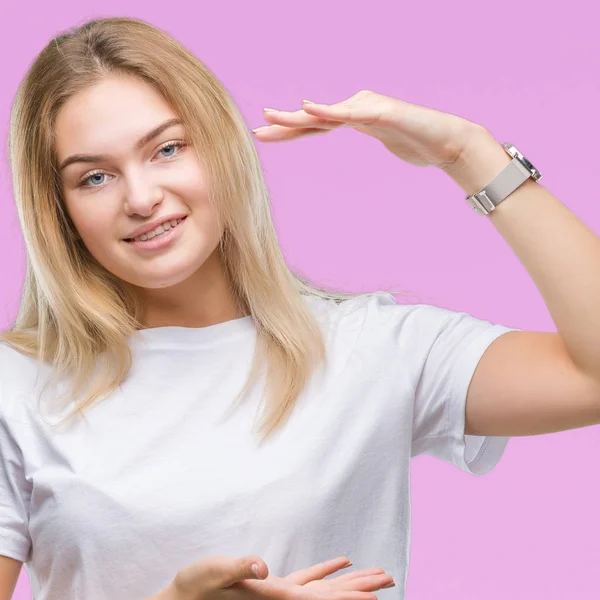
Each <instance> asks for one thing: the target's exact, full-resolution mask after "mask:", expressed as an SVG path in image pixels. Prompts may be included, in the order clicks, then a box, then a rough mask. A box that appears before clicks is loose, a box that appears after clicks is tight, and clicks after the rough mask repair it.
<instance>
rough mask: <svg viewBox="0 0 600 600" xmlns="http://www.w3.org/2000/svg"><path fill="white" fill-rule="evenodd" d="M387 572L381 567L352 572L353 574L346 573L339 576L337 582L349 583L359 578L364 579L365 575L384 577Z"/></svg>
mask: <svg viewBox="0 0 600 600" xmlns="http://www.w3.org/2000/svg"><path fill="white" fill-rule="evenodd" d="M383 574H385V570H384V569H382V568H380V567H374V568H372V569H362V570H360V571H352V573H346V574H345V575H339V576H338V577H336V578H335V580H336V581H349V580H351V579H356V578H357V577H364V576H365V575H383Z"/></svg>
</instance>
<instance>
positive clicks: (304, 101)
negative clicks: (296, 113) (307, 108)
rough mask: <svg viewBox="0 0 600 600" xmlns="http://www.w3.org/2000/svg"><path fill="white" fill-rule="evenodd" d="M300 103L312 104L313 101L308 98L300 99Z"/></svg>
mask: <svg viewBox="0 0 600 600" xmlns="http://www.w3.org/2000/svg"><path fill="white" fill-rule="evenodd" d="M302 104H314V102H311V101H310V100H302Z"/></svg>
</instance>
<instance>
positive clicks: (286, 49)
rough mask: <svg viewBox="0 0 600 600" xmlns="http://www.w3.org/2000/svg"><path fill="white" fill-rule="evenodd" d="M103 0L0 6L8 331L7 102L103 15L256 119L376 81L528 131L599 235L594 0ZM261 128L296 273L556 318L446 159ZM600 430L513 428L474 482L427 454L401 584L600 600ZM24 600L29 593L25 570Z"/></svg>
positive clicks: (474, 309) (400, 93)
mask: <svg viewBox="0 0 600 600" xmlns="http://www.w3.org/2000/svg"><path fill="white" fill-rule="evenodd" d="M101 6H102V12H97V7H98V3H96V2H94V3H92V2H88V1H79V2H66V1H62V2H60V3H59V4H57V3H43V2H39V3H36V6H35V10H32V6H31V4H30V3H29V2H23V3H21V2H20V3H14V2H11V6H10V7H7V6H4V7H3V8H2V9H0V10H1V12H2V13H3V14H2V18H0V31H1V34H2V35H0V57H1V58H0V60H1V61H2V62H1V66H2V86H1V91H0V103H1V106H0V112H1V114H0V127H1V128H2V131H1V132H0V133H1V137H2V140H4V141H3V157H2V158H3V160H2V164H1V167H0V177H1V179H0V215H1V217H2V229H3V236H2V238H1V239H0V273H1V274H2V279H3V281H2V292H1V296H0V300H1V302H0V327H4V328H6V327H8V325H9V323H10V322H11V320H12V319H13V317H14V315H15V311H16V308H17V300H18V296H19V293H20V288H21V284H22V277H23V267H24V260H23V252H24V249H23V244H22V241H21V235H20V230H19V226H18V223H17V217H16V211H15V208H14V204H13V197H12V190H11V181H10V173H9V169H8V156H7V152H6V139H7V136H8V120H9V109H10V105H11V103H12V101H13V97H14V94H15V92H16V89H17V86H18V83H19V81H20V80H21V78H22V77H23V75H24V73H25V71H26V70H27V68H28V66H29V64H30V63H31V61H32V60H33V59H34V57H35V55H36V54H37V53H38V52H39V51H40V50H41V49H42V47H43V46H44V45H46V43H47V42H48V41H49V40H50V38H51V37H52V36H54V35H56V34H57V33H58V32H59V31H60V30H63V29H65V28H67V27H69V26H72V25H76V24H81V23H82V22H83V21H84V20H87V19H88V18H92V17H107V16H130V17H136V18H141V19H144V20H147V21H149V22H150V23H152V24H154V25H156V26H158V27H160V28H162V29H165V30H166V31H167V32H168V33H170V34H171V35H173V36H174V37H176V38H177V39H178V40H179V41H181V42H182V43H183V44H185V45H186V46H187V47H189V48H190V49H191V50H192V51H193V52H194V53H195V54H196V56H198V58H200V59H201V60H202V61H203V62H204V63H205V64H206V65H207V66H208V67H209V68H210V69H211V70H212V71H213V72H214V73H215V74H216V75H217V76H218V77H219V78H220V80H221V81H222V82H223V84H224V85H225V86H226V87H227V89H228V90H229V92H230V93H231V94H232V95H233V97H234V100H235V101H236V102H237V104H238V106H239V107H240V109H241V110H242V113H243V115H244V117H245V119H246V121H247V123H248V124H249V125H250V126H251V127H257V126H259V125H263V124H265V123H264V122H263V119H262V108H263V107H265V106H267V107H273V108H280V109H284V110H297V109H298V108H300V107H301V101H302V99H303V98H308V99H310V100H313V101H315V102H324V103H333V102H338V101H341V100H343V99H345V98H347V97H349V96H351V95H352V94H354V93H355V92H356V91H358V90H360V89H363V88H366V89H371V90H374V91H376V92H380V93H383V94H387V95H391V96H395V97H398V98H401V99H403V100H406V101H409V102H414V103H417V104H422V105H426V106H430V107H432V108H436V109H439V110H443V111H446V112H452V113H455V114H459V115H461V116H463V117H465V118H468V119H469V120H471V121H475V122H478V123H480V124H482V125H484V126H485V127H486V128H487V129H488V130H489V131H491V132H492V134H493V135H494V136H495V137H496V138H497V139H498V140H499V141H509V142H511V143H513V144H515V145H516V146H517V147H518V148H519V149H520V150H521V151H522V152H523V153H524V154H525V155H526V156H527V157H528V158H529V159H530V160H531V161H532V162H533V163H534V165H536V167H538V169H540V170H541V172H542V173H543V174H544V179H543V180H542V185H544V186H545V187H547V189H549V190H550V191H551V192H552V193H553V194H554V195H555V196H557V197H558V198H559V199H560V200H561V201H562V202H563V203H564V204H565V205H566V206H567V207H568V208H570V209H571V210H572V211H573V212H575V213H576V214H577V216H579V217H580V218H581V219H582V220H583V221H585V222H586V223H587V224H588V225H589V226H590V227H591V228H592V229H594V231H596V232H597V233H598V232H599V231H600V208H599V207H598V204H599V196H598V192H597V182H596V181H595V178H596V176H597V174H598V169H597V159H598V139H599V133H600V121H599V119H598V116H597V111H598V107H599V106H600V83H599V75H600V73H599V59H600V41H599V38H598V35H597V23H598V15H597V14H594V13H595V12H597V8H596V7H595V3H593V2H592V0H588V1H587V2H585V1H583V0H575V1H571V2H569V3H568V7H567V6H566V5H560V7H559V5H556V7H554V6H553V5H552V4H550V3H547V2H542V1H541V0H534V1H532V0H530V1H528V2H522V3H519V4H516V5H515V4H507V3H498V2H495V3H491V2H490V3H483V2H476V1H470V2H453V3H449V2H445V1H443V0H436V1H433V2H431V1H423V0H420V1H419V2H413V3H405V2H398V1H392V0H388V1H385V2H369V3H367V2H360V3H359V2H354V3H352V2H340V1H336V2H322V3H318V4H317V3H314V4H311V3H308V2H304V3H303V2H293V3H291V2H264V1H260V2H259V1H254V2H251V3H246V2H241V1H240V2H237V3H236V2H224V1H223V0H220V1H219V2H215V3H201V2H187V3H181V2H177V3H175V4H174V3H172V2H169V3H166V4H164V3H156V5H155V7H154V8H150V4H149V3H148V2H123V1H122V0H119V2H114V1H112V0H105V1H104V2H103V3H102V5H101ZM256 144H257V147H258V151H259V153H260V157H261V161H262V164H263V167H264V171H265V176H266V179H267V183H268V186H269V190H270V193H271V199H272V204H273V213H274V218H275V222H276V226H277V230H278V233H279V239H280V242H281V246H282V248H283V251H284V253H285V256H286V259H287V261H288V264H289V265H290V266H291V267H292V268H294V269H296V270H297V271H299V272H300V273H304V274H306V275H308V276H310V277H311V278H314V279H315V280H316V281H318V282H320V283H322V284H325V285H331V286H337V287H339V288H343V289H347V290H353V291H366V290H373V289H407V290H411V291H412V292H414V293H415V294H417V295H418V298H419V300H420V301H422V302H426V303H431V304H437V305H439V306H444V307H447V308H451V309H455V310H465V311H468V312H470V313H471V314H473V315H474V316H477V317H479V318H485V319H488V320H490V321H493V322H498V323H504V324H506V325H509V326H514V327H519V328H522V329H531V330H537V331H556V328H555V326H554V323H553V321H552V319H551V318H550V315H549V313H548V311H547V309H546V307H545V304H544V302H543V300H542V298H541V296H540V294H539V293H538V291H537V289H536V287H535V286H534V284H533V282H532V281H531V279H530V278H529V276H528V274H527V272H526V271H525V269H524V268H523V266H522V265H521V264H520V263H519V261H518V260H517V258H516V257H515V255H514V254H513V252H512V251H511V249H510V247H509V246H508V245H507V244H506V242H505V241H504V240H503V239H502V237H501V236H500V235H499V234H498V232H497V231H496V230H495V228H494V227H493V225H492V224H491V223H490V222H489V221H488V220H486V219H485V218H484V217H479V216H477V215H476V214H475V213H473V212H472V211H471V209H469V208H468V207H467V205H466V202H465V201H464V194H463V192H462V190H461V189H460V188H459V187H458V186H457V185H456V184H455V183H454V182H453V181H451V180H450V179H449V178H448V177H447V176H446V175H444V174H443V173H441V172H439V171H437V170H435V169H434V168H418V167H415V166H412V165H409V164H406V163H403V162H402V161H400V160H399V159H398V158H396V157H395V156H393V155H392V154H391V153H389V152H388V151H387V150H386V149H385V147H384V146H383V145H382V144H380V143H379V142H378V141H377V140H375V139H373V138H370V137H367V136H365V135H361V134H359V133H358V132H356V131H353V130H350V129H347V130H339V131H335V132H332V133H330V134H328V135H325V136H316V137H308V138H305V139H301V140H296V141H294V142H289V143H281V144H266V143H261V142H258V141H256ZM531 226H532V227H535V226H536V224H535V223H531ZM599 276H600V274H599ZM599 434H600V429H599V428H598V427H589V428H585V429H581V430H577V431H568V432H562V433H556V434H552V435H544V436H536V437H530V438H527V437H522V438H513V439H512V440H511V441H510V442H509V444H508V447H507V450H506V453H505V455H504V457H503V459H502V460H501V462H500V464H499V465H498V466H497V467H496V469H495V470H494V471H493V472H492V473H490V474H489V475H486V476H484V477H480V478H476V477H473V476H470V475H468V474H466V473H463V472H461V471H459V470H458V469H456V468H454V467H451V466H450V465H448V464H446V463H443V462H441V461H439V460H437V459H434V458H430V457H425V456H422V457H419V458H418V459H417V460H415V461H414V462H413V467H412V479H411V481H412V510H413V521H412V523H413V533H412V551H411V563H410V570H409V578H408V590H407V591H408V598H409V599H410V600H426V599H427V600H429V599H442V598H443V599H444V600H454V599H459V598H460V599H461V600H465V599H471V598H472V599H478V600H479V599H483V598H485V599H486V600H496V599H502V600H505V599H506V598H511V599H512V600H521V599H523V600H525V599H527V600H530V599H532V598H535V599H538V598H539V599H542V598H543V599H544V600H554V599H556V600H558V599H560V600H564V599H565V598H576V599H578V600H586V599H590V600H591V599H597V598H598V595H599V593H600V591H599V588H600V583H599V580H598V573H599V572H600V571H599V569H600V567H598V565H599V563H600V524H599V521H598V519H599V517H598V515H599V514H600V513H599V512H598V506H600V485H599V484H598V477H597V473H598V467H597V465H598V456H599V455H600V435H599ZM373 566H375V565H373ZM392 575H393V574H392ZM106 576H107V577H110V573H107V574H106ZM15 598H17V599H20V600H23V599H26V598H30V588H29V583H28V580H27V575H26V573H25V571H22V573H21V577H20V580H19V584H18V587H17V592H16V595H15ZM90 600H91V599H90Z"/></svg>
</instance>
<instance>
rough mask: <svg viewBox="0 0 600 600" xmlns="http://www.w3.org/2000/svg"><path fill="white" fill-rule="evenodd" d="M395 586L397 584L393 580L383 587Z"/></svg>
mask: <svg viewBox="0 0 600 600" xmlns="http://www.w3.org/2000/svg"><path fill="white" fill-rule="evenodd" d="M395 586H396V584H395V583H394V582H393V581H392V582H391V583H388V584H387V585H384V586H383V588H391V587H395ZM383 588H382V589H383Z"/></svg>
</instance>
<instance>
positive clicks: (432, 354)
mask: <svg viewBox="0 0 600 600" xmlns="http://www.w3.org/2000/svg"><path fill="white" fill-rule="evenodd" d="M411 320H412V323H411ZM405 325H407V326H408V327H409V331H410V332H411V337H413V336H414V337H413V339H414V340H415V346H416V348H417V354H416V356H417V357H418V371H417V375H418V379H417V382H416V386H415V396H414V413H413V415H414V416H413V429H412V445H411V456H412V457H414V456H417V455H419V454H428V455H430V456H434V457H436V458H440V459H441V460H444V461H446V462H448V463H450V464H453V465H455V466H457V467H458V468H460V469H462V470H463V471H465V472H467V473H470V474H473V475H484V474H485V473H487V472H489V471H491V470H492V468H493V467H494V466H495V465H496V464H497V463H498V461H499V460H500V458H501V456H502V454H503V453H504V450H505V448H506V445H507V443H508V439H509V438H508V437H496V436H476V435H465V410H466V400H467V390H468V388H469V384H470V383H471V379H472V377H473V374H474V372H475V369H476V367H477V364H478V363H479V361H480V359H481V357H482V356H483V354H484V352H485V351H486V350H487V348H488V347H489V346H490V345H491V343H492V342H493V341H494V340H496V339H497V338H498V337H500V336H501V335H503V334H504V333H507V332H509V331H520V330H519V329H517V328H514V327H507V326H505V325H500V324H493V323H491V322H489V321H486V320H482V319H477V318H475V317H473V316H472V315H470V314H468V313H466V312H457V311H453V310H449V309H445V308H440V307H438V306H433V305H428V304H418V305H413V306H412V307H411V309H410V315H409V316H408V317H407V320H406V323H405Z"/></svg>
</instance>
